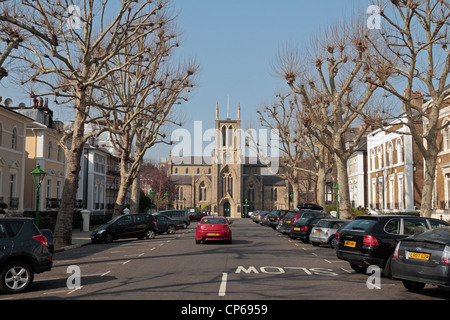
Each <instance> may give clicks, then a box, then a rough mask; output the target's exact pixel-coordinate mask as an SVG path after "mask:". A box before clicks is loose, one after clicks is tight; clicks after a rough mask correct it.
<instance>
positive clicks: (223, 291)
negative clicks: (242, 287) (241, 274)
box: [219, 272, 228, 297]
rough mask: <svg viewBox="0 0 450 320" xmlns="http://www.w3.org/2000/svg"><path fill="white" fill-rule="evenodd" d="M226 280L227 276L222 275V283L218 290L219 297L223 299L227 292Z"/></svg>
mask: <svg viewBox="0 0 450 320" xmlns="http://www.w3.org/2000/svg"><path fill="white" fill-rule="evenodd" d="M227 279H228V274H227V273H225V272H224V273H222V282H221V283H220V288H219V297H223V296H225V294H226V291H227Z"/></svg>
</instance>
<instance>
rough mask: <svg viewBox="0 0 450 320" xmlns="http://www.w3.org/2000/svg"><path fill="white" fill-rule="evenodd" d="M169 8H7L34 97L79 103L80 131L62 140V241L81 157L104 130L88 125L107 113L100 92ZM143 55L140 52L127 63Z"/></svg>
mask: <svg viewBox="0 0 450 320" xmlns="http://www.w3.org/2000/svg"><path fill="white" fill-rule="evenodd" d="M165 5H166V4H165V2H164V1H157V2H153V1H150V0H143V1H139V2H137V1H132V0H123V1H121V2H117V1H108V0H105V1H102V2H99V1H94V0H86V1H84V2H83V7H82V8H79V7H77V6H74V3H73V2H72V1H39V0H36V1H35V0H23V1H21V3H20V4H15V5H8V6H7V5H3V6H2V7H1V9H0V21H2V23H3V24H4V25H7V26H11V27H14V28H17V29H18V31H19V32H20V36H21V37H23V41H22V42H21V43H20V45H19V46H20V47H19V49H18V50H20V52H19V54H17V55H15V56H12V55H11V57H13V58H14V59H16V60H18V61H20V62H21V63H22V65H23V70H24V71H26V70H29V73H27V76H26V77H24V78H23V81H22V85H26V84H30V85H31V86H32V88H33V89H32V91H31V92H30V95H31V96H50V95H51V96H54V97H55V103H57V104H59V105H66V106H67V105H71V106H72V107H73V113H74V121H73V126H72V130H70V131H67V132H65V134H64V136H63V138H62V140H61V141H60V145H61V147H62V148H63V149H64V152H65V156H66V161H67V169H66V176H65V181H64V187H63V191H62V196H61V206H60V210H59V213H58V218H57V222H56V226H55V244H56V245H67V244H70V243H71V238H72V237H71V235H72V217H73V210H74V203H75V198H76V192H77V189H78V183H79V172H80V159H81V156H82V152H83V148H84V145H85V143H86V141H87V140H88V139H89V138H90V137H91V136H93V135H98V134H99V133H100V131H98V132H90V133H85V125H86V123H88V122H89V121H91V122H94V123H95V122H97V121H99V120H100V119H101V118H102V112H100V111H101V110H102V109H103V108H105V105H106V104H105V101H104V100H103V97H102V96H101V95H100V94H99V93H100V89H101V88H102V83H103V81H104V80H105V79H106V78H108V77H109V76H111V75H112V74H115V73H116V72H118V71H119V70H121V69H122V68H124V67H125V66H126V65H114V66H112V63H111V62H112V59H113V58H114V57H115V56H116V55H118V54H120V52H122V51H123V50H124V48H126V47H129V48H132V47H133V46H134V44H135V43H136V41H138V40H139V39H140V38H142V37H145V36H146V35H147V34H149V33H152V32H153V31H154V30H156V29H158V28H160V26H161V23H162V22H161V21H160V20H158V15H157V13H158V12H160V11H161V10H162V9H163V8H164V6H165ZM14 52H17V51H14ZM142 54H144V52H136V53H135V55H134V56H133V59H129V60H127V61H126V62H125V64H129V63H131V61H134V60H136V59H139V57H140V56H141V55H142ZM35 90H36V91H35Z"/></svg>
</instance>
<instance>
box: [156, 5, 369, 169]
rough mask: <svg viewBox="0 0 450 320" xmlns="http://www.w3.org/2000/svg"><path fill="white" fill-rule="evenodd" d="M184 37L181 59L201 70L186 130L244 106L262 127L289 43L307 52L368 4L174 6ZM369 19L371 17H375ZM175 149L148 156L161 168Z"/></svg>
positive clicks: (245, 118)
mask: <svg viewBox="0 0 450 320" xmlns="http://www.w3.org/2000/svg"><path fill="white" fill-rule="evenodd" d="M172 4H173V5H172V6H173V9H174V11H175V12H177V13H179V16H178V19H177V22H178V27H179V29H180V31H181V32H182V37H181V46H180V48H178V53H179V54H180V55H181V56H185V57H187V58H195V59H196V60H197V62H198V63H199V64H200V66H201V68H200V73H199V74H198V81H197V83H198V86H197V87H196V88H195V89H194V90H193V93H192V96H191V98H190V100H189V101H188V102H187V103H185V104H183V105H182V106H181V107H180V108H179V109H180V110H181V113H182V117H183V119H184V122H183V123H184V127H185V128H187V129H188V130H192V127H193V122H194V121H202V125H203V130H206V129H207V128H213V127H214V119H215V107H216V103H219V109H220V118H221V119H224V118H225V117H226V115H227V101H228V95H229V106H230V108H229V110H230V117H231V118H233V119H234V118H235V117H236V110H237V105H238V103H240V104H241V119H242V127H243V128H253V127H257V126H258V125H259V121H258V118H257V115H256V110H257V109H258V108H260V107H261V106H263V105H265V104H268V103H271V102H272V101H273V100H274V98H275V94H276V93H277V92H279V91H280V90H288V88H287V85H286V84H285V82H284V81H283V80H282V79H280V78H277V77H276V76H275V74H274V72H273V70H272V64H273V62H274V61H275V59H276V55H277V52H278V50H279V49H280V48H281V47H282V46H283V45H286V44H294V45H298V46H301V45H302V43H308V42H309V40H310V38H311V36H312V35H313V34H317V33H318V32H320V30H321V29H322V28H324V27H325V26H327V25H328V24H332V23H334V22H338V21H341V20H342V19H346V17H349V16H350V15H351V13H352V12H356V11H358V12H362V13H365V11H366V9H367V7H368V6H369V5H370V4H371V2H370V1H367V0H317V1H306V0H278V1H275V0H173V1H172ZM367 17H368V15H367ZM168 150H170V148H169V147H162V146H159V147H154V148H153V150H150V151H149V152H148V153H147V154H148V157H150V158H152V159H154V160H156V161H158V160H159V158H160V157H167V156H168V152H169V151H168Z"/></svg>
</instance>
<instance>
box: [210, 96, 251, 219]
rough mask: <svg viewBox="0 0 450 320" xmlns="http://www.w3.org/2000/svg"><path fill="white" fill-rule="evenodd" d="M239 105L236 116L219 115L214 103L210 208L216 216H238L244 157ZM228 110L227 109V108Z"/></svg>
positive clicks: (240, 202)
mask: <svg viewBox="0 0 450 320" xmlns="http://www.w3.org/2000/svg"><path fill="white" fill-rule="evenodd" d="M240 112H241V106H240V105H239V106H238V109H237V119H236V120H231V119H230V118H229V115H228V114H227V118H225V119H224V120H221V119H219V105H218V104H217V105H216V120H215V146H214V157H213V161H212V186H213V190H212V211H213V212H217V213H218V215H219V216H225V217H231V218H238V217H239V218H240V217H241V213H242V209H243V207H242V204H243V200H242V185H243V178H242V176H243V164H244V158H243V154H242V145H241V119H240ZM227 113H228V112H227Z"/></svg>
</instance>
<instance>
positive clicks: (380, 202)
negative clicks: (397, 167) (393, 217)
mask: <svg viewBox="0 0 450 320" xmlns="http://www.w3.org/2000/svg"><path fill="white" fill-rule="evenodd" d="M383 185H384V184H383V178H382V177H380V178H378V205H379V209H384V201H383V193H384V186H383Z"/></svg>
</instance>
